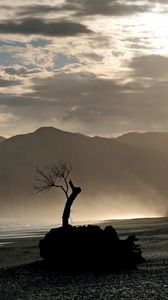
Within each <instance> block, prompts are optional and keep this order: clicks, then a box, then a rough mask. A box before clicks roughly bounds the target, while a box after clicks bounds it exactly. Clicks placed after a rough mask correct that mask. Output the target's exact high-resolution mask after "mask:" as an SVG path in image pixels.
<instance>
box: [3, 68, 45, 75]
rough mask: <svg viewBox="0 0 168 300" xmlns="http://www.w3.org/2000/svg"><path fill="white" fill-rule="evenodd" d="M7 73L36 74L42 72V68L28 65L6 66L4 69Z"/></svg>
mask: <svg viewBox="0 0 168 300" xmlns="http://www.w3.org/2000/svg"><path fill="white" fill-rule="evenodd" d="M3 70H4V71H5V72H6V73H7V74H9V75H12V76H14V75H17V76H24V77H26V76H30V75H34V74H37V73H40V72H41V70H40V69H31V70H30V69H27V68H26V67H20V66H17V67H6V68H4V69H3Z"/></svg>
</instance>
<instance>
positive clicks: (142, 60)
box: [130, 55, 168, 79]
mask: <svg viewBox="0 0 168 300" xmlns="http://www.w3.org/2000/svg"><path fill="white" fill-rule="evenodd" d="M130 67H131V68H132V69H133V70H134V73H135V75H136V76H140V77H148V78H156V79H163V78H164V77H165V76H167V77H168V57H166V56H161V55H144V56H139V57H134V58H133V59H132V62H131V64H130Z"/></svg>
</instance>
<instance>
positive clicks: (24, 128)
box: [0, 0, 168, 136]
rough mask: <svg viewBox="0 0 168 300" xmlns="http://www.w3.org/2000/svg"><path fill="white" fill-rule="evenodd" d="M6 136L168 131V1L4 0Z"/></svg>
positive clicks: (1, 127) (0, 100)
mask: <svg viewBox="0 0 168 300" xmlns="http://www.w3.org/2000/svg"><path fill="white" fill-rule="evenodd" d="M0 11H1V20H0V135H2V136H11V135H14V134H17V133H22V132H30V131H32V130H35V129H36V128H38V127H41V126H54V127H58V128H61V129H64V130H67V131H75V132H82V133H85V134H90V135H104V136H115V135H118V134H122V133H124V132H128V131H168V0H153V1H149V0H148V1H143V0H141V1H137V0H129V1H127V0H103V1H102V0H65V1H63V0H52V1H47V0H40V1H37V0H29V1H28V0H15V1H13V0H11V1H10V0H6V1H4V0H0Z"/></svg>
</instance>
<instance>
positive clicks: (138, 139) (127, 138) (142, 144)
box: [116, 132, 168, 154]
mask: <svg viewBox="0 0 168 300" xmlns="http://www.w3.org/2000/svg"><path fill="white" fill-rule="evenodd" d="M116 140H117V141H119V142H122V143H125V144H128V145H132V146H135V147H138V148H141V149H148V150H154V151H160V152H163V153H167V154H168V133H167V132H145V133H137V132H131V133H127V134H124V135H122V136H119V137H118V138H116Z"/></svg>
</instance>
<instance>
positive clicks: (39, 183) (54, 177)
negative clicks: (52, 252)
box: [34, 163, 81, 227]
mask: <svg viewBox="0 0 168 300" xmlns="http://www.w3.org/2000/svg"><path fill="white" fill-rule="evenodd" d="M70 172H71V166H70V165H68V164H66V163H60V164H57V165H53V166H52V167H47V168H44V169H40V168H39V167H36V171H35V185H34V190H35V191H36V192H45V191H49V190H50V189H52V188H60V189H61V190H62V191H63V192H64V194H65V196H66V203H65V207H64V211H63V215H62V226H63V227H67V226H68V224H69V223H68V221H69V217H70V212H71V206H72V204H73V202H74V200H75V198H76V197H77V196H78V194H79V193H80V192H81V188H80V187H76V186H74V184H73V182H72V180H71V179H69V175H70ZM69 189H71V192H69Z"/></svg>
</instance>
